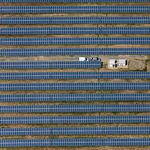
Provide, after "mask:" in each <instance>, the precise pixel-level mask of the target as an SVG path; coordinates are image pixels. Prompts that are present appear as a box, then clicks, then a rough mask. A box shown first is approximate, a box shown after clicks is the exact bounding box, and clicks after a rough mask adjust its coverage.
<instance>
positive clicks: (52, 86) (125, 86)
mask: <svg viewBox="0 0 150 150" xmlns="http://www.w3.org/2000/svg"><path fill="white" fill-rule="evenodd" d="M149 89H150V83H145V82H143V83H142V82H141V83H18V84H0V91H13V90H15V91H16V90H17V91H18V90H149Z"/></svg>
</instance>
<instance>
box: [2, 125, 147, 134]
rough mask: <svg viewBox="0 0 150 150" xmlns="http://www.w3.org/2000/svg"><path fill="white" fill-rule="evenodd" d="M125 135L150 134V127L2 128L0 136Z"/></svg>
mask: <svg viewBox="0 0 150 150" xmlns="http://www.w3.org/2000/svg"><path fill="white" fill-rule="evenodd" d="M94 134H95V135H97V134H99V135H108V134H109V135H117V134H118V135H119V134H120V135H123V134H150V127H54V128H1V129H0V136H14V135H94Z"/></svg>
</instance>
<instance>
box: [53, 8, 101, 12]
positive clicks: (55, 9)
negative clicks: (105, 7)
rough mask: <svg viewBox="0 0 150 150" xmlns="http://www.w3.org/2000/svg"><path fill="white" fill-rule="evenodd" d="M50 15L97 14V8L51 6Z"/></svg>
mask: <svg viewBox="0 0 150 150" xmlns="http://www.w3.org/2000/svg"><path fill="white" fill-rule="evenodd" d="M51 13H99V6H52V7H51Z"/></svg>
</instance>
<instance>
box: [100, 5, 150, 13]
mask: <svg viewBox="0 0 150 150" xmlns="http://www.w3.org/2000/svg"><path fill="white" fill-rule="evenodd" d="M99 12H100V13H148V12H149V6H100V11H99Z"/></svg>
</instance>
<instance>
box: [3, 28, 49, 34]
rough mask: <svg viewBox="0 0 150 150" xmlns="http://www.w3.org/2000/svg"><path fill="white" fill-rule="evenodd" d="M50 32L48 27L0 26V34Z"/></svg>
mask: <svg viewBox="0 0 150 150" xmlns="http://www.w3.org/2000/svg"><path fill="white" fill-rule="evenodd" d="M24 34H25V35H26V34H27V35H28V34H29V35H30V34H51V33H50V28H49V27H47V28H1V35H24Z"/></svg>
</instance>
